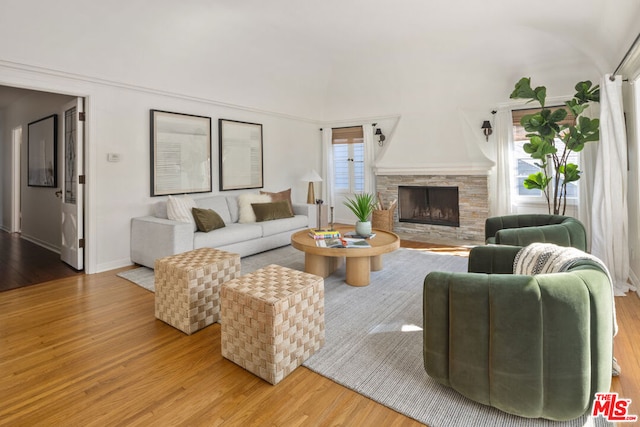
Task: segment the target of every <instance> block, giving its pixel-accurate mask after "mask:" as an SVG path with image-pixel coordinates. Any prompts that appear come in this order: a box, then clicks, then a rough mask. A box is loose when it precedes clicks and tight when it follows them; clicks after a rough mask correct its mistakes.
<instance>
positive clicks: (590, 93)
mask: <svg viewBox="0 0 640 427" xmlns="http://www.w3.org/2000/svg"><path fill="white" fill-rule="evenodd" d="M575 90H576V94H575V95H573V97H574V98H575V99H577V100H578V103H580V104H584V103H587V102H590V101H593V102H600V86H598V85H596V86H593V83H591V81H589V80H585V81H583V82H578V83H577V84H576V86H575Z"/></svg>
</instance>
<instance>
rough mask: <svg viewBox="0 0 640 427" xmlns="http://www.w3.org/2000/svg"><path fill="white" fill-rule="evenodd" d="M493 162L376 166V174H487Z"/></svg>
mask: <svg viewBox="0 0 640 427" xmlns="http://www.w3.org/2000/svg"><path fill="white" fill-rule="evenodd" d="M492 167H493V162H487V163H482V164H477V163H474V164H459V163H441V164H437V165H416V166H400V165H398V166H376V167H375V168H374V170H375V174H376V175H488V174H489V170H490V169H491V168H492Z"/></svg>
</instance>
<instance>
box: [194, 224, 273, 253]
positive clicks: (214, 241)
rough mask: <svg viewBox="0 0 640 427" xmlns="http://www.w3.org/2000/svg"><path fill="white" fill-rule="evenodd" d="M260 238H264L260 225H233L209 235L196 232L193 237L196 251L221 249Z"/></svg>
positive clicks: (211, 232)
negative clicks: (200, 249)
mask: <svg viewBox="0 0 640 427" xmlns="http://www.w3.org/2000/svg"><path fill="white" fill-rule="evenodd" d="M260 237H262V228H261V227H260V226H259V225H254V224H238V223H231V224H229V225H227V226H226V227H224V228H219V229H217V230H213V231H210V232H208V233H203V232H201V231H198V232H196V233H195V235H194V237H193V246H194V248H195V249H198V248H205V247H208V248H219V247H220V246H225V245H229V244H232V243H238V242H244V241H247V240H253V239H258V238H260Z"/></svg>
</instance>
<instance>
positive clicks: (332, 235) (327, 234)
mask: <svg viewBox="0 0 640 427" xmlns="http://www.w3.org/2000/svg"><path fill="white" fill-rule="evenodd" d="M309 236H310V237H313V238H314V239H316V240H325V239H339V238H340V232H339V231H337V230H314V229H311V230H309Z"/></svg>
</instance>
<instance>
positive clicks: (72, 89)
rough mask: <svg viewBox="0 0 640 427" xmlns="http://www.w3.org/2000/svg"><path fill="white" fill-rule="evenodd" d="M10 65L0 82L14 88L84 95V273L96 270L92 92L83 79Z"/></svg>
mask: <svg viewBox="0 0 640 427" xmlns="http://www.w3.org/2000/svg"><path fill="white" fill-rule="evenodd" d="M13 65H14V66H13V67H7V66H5V63H3V62H2V61H0V70H1V71H2V72H3V75H2V76H1V77H0V85H3V86H11V87H17V88H21V89H27V90H34V91H40V92H51V93H57V94H61V95H69V96H74V97H81V98H84V112H85V118H86V119H85V123H84V131H85V141H84V144H85V154H84V159H85V170H84V172H85V177H86V184H85V227H84V231H85V233H84V235H85V252H84V257H85V270H84V271H85V273H87V274H94V273H97V272H98V271H97V269H98V266H97V259H96V253H97V245H96V241H95V240H96V239H95V236H97V228H96V226H95V223H96V221H95V220H94V218H95V198H94V197H93V194H94V192H95V189H96V186H95V183H94V182H93V181H94V180H92V179H91V175H92V173H93V171H94V170H96V159H95V153H94V151H95V150H93V149H92V143H91V141H92V140H93V139H94V135H93V129H94V126H92V120H93V98H94V97H93V95H92V94H91V93H90V92H89V91H88V90H87V86H86V84H85V82H79V81H78V80H75V79H73V77H71V78H66V77H65V76H60V75H51V74H48V73H45V72H41V71H38V70H34V69H32V68H30V67H21V66H19V65H18V66H15V65H16V64H13Z"/></svg>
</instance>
